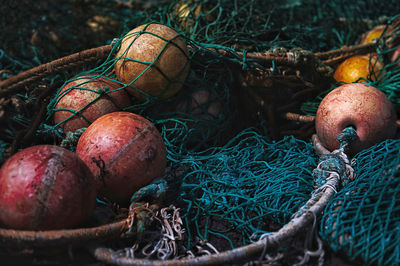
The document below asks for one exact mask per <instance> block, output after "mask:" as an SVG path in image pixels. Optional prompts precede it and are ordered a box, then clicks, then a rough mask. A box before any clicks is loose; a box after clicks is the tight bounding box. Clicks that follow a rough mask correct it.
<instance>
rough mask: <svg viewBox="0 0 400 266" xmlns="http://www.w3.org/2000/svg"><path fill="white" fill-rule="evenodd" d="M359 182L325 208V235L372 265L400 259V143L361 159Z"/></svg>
mask: <svg viewBox="0 0 400 266" xmlns="http://www.w3.org/2000/svg"><path fill="white" fill-rule="evenodd" d="M355 160H356V165H355V167H354V170H355V174H356V177H355V180H354V181H353V182H350V183H349V184H348V185H347V186H346V187H344V188H343V189H342V190H341V191H340V192H339V193H338V194H336V195H335V197H334V198H333V199H332V200H331V202H330V203H329V204H328V206H327V207H326V210H325V213H324V216H323V218H322V221H321V232H320V234H321V236H322V238H323V239H325V240H326V241H327V243H329V246H331V247H332V248H333V249H334V250H335V251H341V252H343V253H345V254H346V255H347V256H349V258H351V259H353V260H354V259H356V258H362V259H363V261H364V262H365V263H366V264H368V265H397V264H399V263H400V257H399V248H400V231H399V226H400V210H399V206H400V205H399V203H400V202H399V201H400V198H399V196H398V195H399V192H400V179H399V174H400V172H399V170H400V169H399V165H400V142H399V140H387V141H385V142H382V143H380V144H379V145H376V146H374V147H372V148H370V149H367V150H364V151H363V152H361V153H359V154H358V155H357V156H356V157H355Z"/></svg>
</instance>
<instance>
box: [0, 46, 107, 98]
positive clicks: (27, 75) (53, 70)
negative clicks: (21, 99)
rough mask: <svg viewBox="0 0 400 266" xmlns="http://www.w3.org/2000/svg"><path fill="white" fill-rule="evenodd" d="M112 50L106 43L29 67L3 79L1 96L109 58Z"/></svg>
mask: <svg viewBox="0 0 400 266" xmlns="http://www.w3.org/2000/svg"><path fill="white" fill-rule="evenodd" d="M111 50H112V46H111V45H104V46H101V47H98V48H93V49H88V50H84V51H82V52H78V53H75V54H72V55H68V56H65V57H62V58H59V59H56V60H54V61H52V62H49V63H46V64H43V65H40V66H37V67H34V68H32V69H29V70H27V71H25V72H22V73H21V74H18V75H16V76H14V77H11V78H8V79H6V80H4V81H1V82H0V97H5V96H9V95H10V94H15V93H16V92H17V90H19V89H22V88H24V86H26V85H28V84H30V83H33V82H35V81H38V80H40V79H42V78H44V77H47V76H49V75H54V74H57V73H60V72H63V71H65V70H69V69H73V68H75V67H78V66H81V65H84V64H87V63H90V62H93V61H95V60H98V59H102V58H107V57H108V56H109V54H110V52H111Z"/></svg>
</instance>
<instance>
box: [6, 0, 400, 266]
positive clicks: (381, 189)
mask: <svg viewBox="0 0 400 266" xmlns="http://www.w3.org/2000/svg"><path fill="white" fill-rule="evenodd" d="M89 2H90V1H78V0H76V1H71V3H68V4H67V5H68V7H70V9H71V10H73V11H76V12H72V13H73V14H74V16H76V17H75V20H76V21H77V23H79V24H80V25H81V27H82V28H81V29H80V30H79V29H78V30H77V29H72V28H69V26H68V25H69V24H68V23H67V21H68V19H69V18H70V17H68V16H67V17H66V18H63V19H61V18H60V17H58V16H55V17H49V18H47V20H48V21H47V22H49V23H50V22H54V21H60V24H58V25H61V26H59V28H57V30H56V31H54V32H50V31H49V30H48V29H47V26H46V25H35V27H34V29H30V28H29V27H27V28H24V29H22V28H21V29H18V32H16V33H15V32H14V33H13V32H11V30H8V29H7V30H4V31H1V32H0V40H1V43H0V44H1V45H0V70H3V69H4V70H7V71H1V72H0V79H1V80H4V79H6V78H8V77H10V76H13V75H15V74H17V73H20V72H22V71H24V70H26V69H29V68H31V67H34V66H37V65H40V64H41V63H43V62H48V61H50V60H52V59H56V58H58V57H61V56H63V55H66V54H70V53H72V52H77V51H80V50H82V49H84V48H93V47H95V46H98V45H100V44H104V43H110V41H111V40H112V39H113V38H114V37H121V38H120V39H117V40H115V41H114V42H113V51H112V54H115V52H116V51H117V50H118V49H119V48H120V46H121V43H122V42H123V38H122V36H124V34H125V33H126V32H128V31H129V30H131V29H133V28H136V27H137V26H139V25H148V23H150V22H156V23H161V24H165V25H169V26H171V27H172V28H174V29H176V31H177V32H178V33H179V35H177V36H174V37H171V38H170V37H167V38H166V37H163V36H161V35H160V34H152V33H151V32H149V31H148V30H147V28H146V27H145V28H143V29H141V30H139V32H137V35H136V37H138V36H141V35H143V34H152V36H154V37H155V38H157V39H158V40H160V41H162V42H163V43H164V46H163V47H162V49H161V50H160V51H159V54H158V55H159V56H160V55H162V53H163V52H165V51H166V49H168V47H170V46H173V47H179V44H178V43H177V38H183V39H184V41H185V42H186V43H187V44H188V46H189V48H188V49H189V50H188V53H187V54H185V53H184V52H183V51H182V53H183V54H185V56H184V58H185V60H186V63H185V64H184V66H186V65H188V64H190V71H189V73H188V74H187V77H186V79H183V80H182V79H179V78H176V77H175V76H170V75H169V74H168V73H167V71H166V70H164V69H162V68H160V67H159V65H158V64H157V59H158V58H159V57H155V58H154V59H153V60H137V59H126V58H124V55H122V56H120V57H118V58H115V57H113V56H112V55H110V56H109V57H108V58H107V59H106V60H105V61H104V60H103V61H101V62H100V61H99V62H96V63H95V64H90V65H86V66H84V67H82V68H79V69H74V71H65V72H64V73H61V74H58V75H55V76H52V77H48V78H46V79H45V80H43V81H42V83H45V84H47V85H54V84H56V85H57V83H60V82H61V84H60V85H59V86H57V88H58V90H57V92H56V93H54V94H52V96H51V99H50V101H49V104H48V106H47V110H46V111H47V113H46V117H45V119H44V120H43V121H41V124H40V126H39V127H38V130H37V131H36V132H34V133H33V135H34V136H35V139H34V140H32V141H31V142H29V143H24V144H21V145H20V146H19V147H21V148H22V147H24V146H28V145H33V144H38V143H61V145H63V146H65V147H68V148H71V149H74V146H75V145H76V140H77V139H78V138H79V135H80V134H81V133H82V131H83V130H84V128H85V127H87V126H88V125H89V124H90V123H91V122H93V119H92V118H91V117H90V113H88V112H87V110H88V109H89V107H91V106H95V105H96V104H98V103H99V102H104V101H108V102H110V103H111V105H112V106H113V108H115V110H124V111H131V112H135V113H138V114H140V115H143V116H144V117H146V118H148V119H149V120H151V121H152V122H153V123H154V124H155V125H156V126H157V127H158V129H159V130H160V132H161V134H162V136H163V139H164V142H165V145H166V147H167V158H168V162H169V163H168V167H169V171H168V175H171V176H172V178H170V180H168V181H169V185H170V186H171V187H173V188H176V189H175V192H176V194H174V197H175V199H174V202H175V203H177V204H179V206H180V207H181V208H182V210H181V212H182V216H183V217H184V221H185V227H186V229H187V233H188V239H187V242H186V243H185V245H186V246H187V248H190V246H191V245H192V243H194V242H195V239H196V237H197V238H200V239H201V240H207V239H208V240H210V239H213V238H214V239H215V238H220V239H222V240H223V241H224V243H225V244H224V245H223V248H224V249H231V248H234V247H237V246H238V245H243V244H247V243H249V242H250V241H252V240H255V239H257V238H258V237H259V236H260V235H261V234H263V233H266V232H270V231H273V230H276V229H277V228H279V227H280V226H281V225H283V224H285V223H287V222H288V221H289V220H290V218H291V215H292V214H293V213H294V212H295V211H297V210H298V208H299V207H300V206H301V205H302V204H303V203H305V202H306V201H307V199H309V198H310V195H311V192H312V190H313V187H312V186H313V184H312V182H313V181H312V171H313V169H314V168H315V166H316V164H317V159H318V158H317V156H316V154H315V153H314V151H313V149H312V147H311V145H310V144H309V136H310V134H308V135H307V134H306V135H305V136H306V137H304V139H306V141H303V140H299V139H296V138H294V137H293V136H287V137H285V138H283V139H282V140H279V141H273V140H271V139H270V138H269V136H270V134H271V132H272V131H273V126H272V125H271V124H270V122H271V119H270V120H268V123H267V122H266V119H265V114H264V115H263V114H260V108H259V107H257V106H255V105H256V104H255V103H254V102H251V101H247V100H248V99H247V98H246V97H244V96H243V94H242V92H243V91H242V90H241V89H240V88H239V87H240V85H241V84H240V79H238V76H240V75H241V73H242V72H244V71H249V72H250V73H252V74H254V75H256V76H257V75H259V72H260V71H264V72H265V73H267V74H268V75H266V76H262V75H261V78H263V79H268V78H276V80H274V82H276V84H277V85H276V86H275V87H274V88H277V87H278V88H283V87H284V88H285V90H284V91H283V92H282V91H281V90H263V91H258V93H259V94H261V95H263V94H264V95H263V96H262V97H264V100H265V102H268V101H270V102H274V101H275V100H276V99H279V100H281V101H282V102H279V103H278V105H282V106H278V107H283V105H284V104H287V102H288V101H292V98H291V95H292V94H293V95H296V97H297V98H295V99H300V100H299V101H301V103H300V104H299V105H298V106H294V107H293V106H292V107H293V109H294V110H295V111H299V112H300V111H302V112H303V113H305V114H315V112H316V110H317V107H318V104H319V102H320V101H321V100H322V97H323V96H324V95H325V94H327V93H328V92H329V91H330V90H331V89H333V88H335V87H336V86H338V85H339V84H334V85H332V86H327V87H326V86H321V87H323V88H320V87H318V84H317V83H318V80H316V79H312V78H309V79H306V80H305V82H304V83H301V84H300V85H299V84H298V83H296V82H293V83H289V85H287V83H285V82H284V81H285V80H289V79H290V78H292V79H293V78H295V77H296V76H295V75H296V74H297V73H296V70H293V69H289V70H288V68H287V66H281V65H279V64H277V63H275V62H272V63H271V64H265V62H261V61H260V60H257V59H254V58H250V57H248V56H247V54H248V53H250V52H265V51H268V50H274V49H276V48H278V47H283V48H285V49H292V48H302V49H305V50H309V51H312V52H317V51H318V52H319V51H329V50H332V49H336V48H340V47H341V46H343V45H353V44H354V43H355V42H356V41H357V40H358V39H359V37H360V36H361V34H362V33H364V32H365V31H367V30H369V29H371V28H372V27H373V26H375V25H378V24H381V23H386V22H387V21H388V20H390V19H391V18H395V17H393V15H395V14H393V12H394V10H398V0H386V1H381V0H379V1H378V0H368V1H364V2H359V1H353V2H349V1H345V0H337V1H329V2H326V1H311V0H286V1H263V0H253V1H248V0H247V1H245V0H234V1H232V0H213V1H211V0H192V1H169V2H165V3H164V2H163V3H161V4H159V3H157V4H155V5H152V2H151V1H150V2H149V3H148V6H146V9H141V8H135V7H138V6H139V5H140V3H139V4H137V6H135V4H132V2H134V1H119V2H120V3H119V4H120V6H119V7H120V8H115V6H116V4H115V2H114V1H96V4H95V5H90V4H87V3H89ZM127 2H129V3H130V4H131V5H133V6H130V7H129V8H126V7H124V5H123V4H121V3H125V4H126V5H128V4H129V3H127ZM138 2H140V1H138ZM81 5H85V7H86V8H87V9H86V11H87V12H82V11H81V10H80V9H79V8H78V7H80V6H81ZM143 5H144V4H143ZM93 6H95V7H93ZM34 8H36V7H34ZM48 8H51V9H54V10H59V7H57V4H52V5H51V6H49V7H48ZM10 10H11V11H10V12H8V11H9V10H7V9H6V8H4V9H1V10H0V21H1V23H2V25H6V24H8V23H9V22H10V21H14V20H15V21H18V20H21V19H22V12H17V11H16V10H17V9H16V8H15V7H13V8H11V9H10ZM46 10H47V9H46ZM33 13H34V12H33ZM38 13H40V12H39V11H38ZM94 14H100V16H97V17H96V16H94ZM10 16H11V17H12V19H11V20H10ZM112 21H116V22H117V23H114V22H112ZM39 24H40V23H39ZM101 27H103V28H101ZM34 30H36V31H34ZM32 32H34V33H33V34H32ZM35 32H36V33H35ZM83 32H85V33H88V34H89V35H90V38H89V37H87V38H86V37H84V36H82V33H83ZM104 32H106V33H107V34H106V35H104V36H103V38H102V39H101V40H99V39H98V38H99V37H98V35H99V34H100V33H104ZM35 34H36V35H35ZM393 34H395V33H390V34H389V33H388V34H387V35H384V36H382V37H381V40H380V41H379V42H380V43H381V45H380V46H379V48H378V56H379V57H380V58H381V59H382V60H383V61H384V62H385V63H387V64H386V66H385V67H384V69H383V70H382V73H383V74H382V75H381V77H380V78H379V79H377V80H375V81H369V80H368V81H367V82H368V84H371V85H374V86H376V87H377V88H378V89H380V90H382V91H384V92H385V93H386V95H388V97H389V99H390V100H391V101H392V102H393V103H394V104H395V105H396V106H398V105H399V104H400V102H399V89H398V88H399V85H400V69H399V67H398V66H397V64H398V61H397V62H394V63H389V61H388V56H389V55H390V54H391V53H392V52H393V50H394V49H395V48H396V47H398V44H396V45H397V46H395V47H390V48H389V47H388V44H387V43H386V42H385V40H386V39H387V38H389V37H390V36H392V35H393ZM18 35H21V36H27V38H28V39H29V40H30V42H24V41H21V40H19V39H18V37H15V36H18ZM39 37H40V38H39ZM136 37H134V38H133V39H132V41H133V42H134V41H135V38H136ZM83 39H87V40H88V41H87V42H86V43H83V42H82V41H81V40H83ZM39 40H42V41H39ZM65 43H69V44H71V45H70V46H71V47H73V48H71V50H67V49H66V46H65V45H63V44H65ZM16 44H18V45H16ZM54 47H56V49H54ZM179 49H181V48H179ZM285 49H283V50H285ZM217 50H218V51H217ZM222 52H225V53H226V54H229V56H225V55H223V53H222ZM119 60H128V61H134V62H135V63H140V64H142V65H143V66H144V70H142V71H141V72H140V73H139V74H138V75H137V76H136V79H135V80H132V81H131V82H128V83H123V82H121V81H118V80H117V77H116V73H115V70H114V68H115V64H117V62H118V61H119ZM184 68H185V67H183V69H184ZM150 69H151V70H153V71H156V72H157V73H159V74H160V75H161V76H162V77H164V78H165V80H167V85H166V86H165V87H164V88H163V89H165V90H166V91H167V90H168V88H169V87H170V86H173V85H172V84H176V83H177V84H179V85H181V86H182V88H181V89H180V90H179V92H177V93H176V94H175V95H173V96H171V97H169V98H163V97H162V95H163V94H162V93H165V92H162V93H161V94H160V95H156V96H154V95H151V94H149V93H147V92H145V91H142V90H141V89H140V88H139V87H137V84H138V80H139V79H140V77H141V76H142V75H145V74H146V72H147V71H149V70H150ZM180 72H182V71H179V73H180ZM287 72H289V73H290V74H292V75H291V76H289V77H288V76H284V73H287ZM85 75H86V76H87V75H88V76H89V77H90V79H93V80H94V79H99V78H103V79H105V80H106V81H108V82H111V83H113V84H114V83H116V86H115V87H114V86H113V85H110V84H108V85H107V84H104V85H102V86H100V87H99V88H97V89H92V88H88V87H87V83H88V80H83V79H82V77H83V76H85ZM178 76H179V75H178ZM72 81H75V82H76V83H75V84H74V85H73V86H72V87H69V88H67V90H64V91H63V88H65V87H66V86H67V84H68V83H69V82H72ZM296 81H297V80H296ZM309 83H312V84H316V85H315V86H311V87H312V88H311V90H312V93H311V94H304V91H303V89H305V87H307V86H304V84H309ZM62 84H64V85H62ZM39 85H41V84H39ZM314 87H316V88H314ZM306 89H309V90H310V88H306ZM73 90H75V91H80V92H81V93H87V92H90V94H91V97H92V98H90V99H89V101H88V102H86V103H85V104H83V105H82V106H81V107H80V108H78V109H77V110H72V109H71V108H68V107H57V104H58V103H59V102H60V101H61V100H62V99H63V98H64V97H66V94H67V93H68V92H71V91H73ZM132 90H134V91H136V92H139V93H140V94H142V95H143V97H142V99H138V97H137V96H136V97H134V96H132V95H131V94H132ZM42 91H43V89H41V87H40V86H37V87H35V89H32V90H31V91H30V93H28V92H26V93H25V92H24V93H20V94H16V95H13V97H11V99H10V102H7V103H3V102H2V99H0V103H1V108H2V109H1V110H0V111H3V110H4V111H5V112H6V113H7V115H6V116H1V117H0V122H1V123H2V125H5V126H2V127H1V128H0V136H1V138H0V163H1V162H3V161H4V160H5V159H6V158H7V156H8V153H7V150H8V149H9V148H10V147H12V146H13V140H15V139H16V136H17V135H18V132H20V131H21V129H26V128H28V127H29V126H30V125H31V123H32V121H33V120H34V117H33V116H32V112H31V110H32V109H33V108H34V103H35V100H36V99H38V98H39V97H40V94H41V93H42ZM117 92H124V93H126V95H128V96H127V97H126V98H128V99H129V100H130V102H129V103H128V104H124V105H121V104H120V103H119V102H118V100H117V99H115V98H114V96H113V95H114V94H116V93H117ZM133 94H134V93H133ZM278 94H280V95H278ZM277 95H278V96H279V97H278V96H277ZM271 99H272V100H271ZM285 101H286V102H285ZM46 104H47V103H46ZM252 105H254V106H252ZM279 110H280V109H279V108H278V111H279ZM62 111H65V112H66V113H68V117H65V118H64V119H61V120H60V121H59V122H57V123H54V122H53V117H54V115H55V114H56V113H60V112H62ZM271 112H272V111H271ZM283 112H284V109H283V108H281V113H279V112H278V113H279V114H278V116H277V117H278V118H276V119H281V120H282V117H281V114H282V113H283ZM267 113H268V112H267ZM73 119H80V120H81V121H83V122H84V124H82V125H80V126H79V127H78V128H76V129H75V130H74V131H73V132H68V131H67V130H63V128H62V125H63V124H65V123H66V122H68V121H71V120H73ZM248 126H253V127H254V128H253V129H252V130H246V131H243V129H245V128H247V127H248ZM289 129H290V128H289ZM239 132H241V133H239ZM255 132H259V133H255ZM286 132H289V133H287V134H285V135H290V132H292V131H290V130H288V131H286ZM398 148H399V144H398V142H397V141H388V142H384V143H382V144H380V145H378V146H376V147H374V148H371V149H369V150H366V151H364V152H362V153H360V154H358V155H357V156H356V158H357V165H356V167H355V169H356V172H357V177H356V180H355V181H353V182H350V183H349V184H348V185H347V186H346V187H345V188H344V189H343V190H342V191H341V192H339V193H338V194H337V196H336V197H335V199H334V200H333V201H332V202H331V204H330V205H329V206H328V207H327V209H326V211H325V214H324V217H323V220H322V222H321V234H320V235H321V237H322V238H323V239H324V240H325V242H326V244H327V245H329V246H331V247H332V248H333V249H334V250H337V251H339V250H342V251H345V252H346V253H347V255H348V256H350V257H351V258H356V257H362V258H363V260H364V261H365V262H367V263H369V262H370V263H371V264H374V263H376V264H384V263H387V264H396V263H398V262H399V259H398V257H396V256H398V250H397V249H396V248H398V246H399V245H398V244H399V243H398V241H399V239H400V238H399V235H398V234H397V231H398V230H397V227H398V226H397V224H396V223H397V220H396V217H397V216H398V215H397V213H396V209H397V207H396V204H397V202H396V195H397V194H396V193H397V192H398V191H399V188H398V186H397V184H396V178H395V177H396V176H397V175H398V173H397V170H398V169H397V168H398V167H397V165H398V164H399V162H398V158H399V157H400V156H399V154H398ZM372 184H373V185H372Z"/></svg>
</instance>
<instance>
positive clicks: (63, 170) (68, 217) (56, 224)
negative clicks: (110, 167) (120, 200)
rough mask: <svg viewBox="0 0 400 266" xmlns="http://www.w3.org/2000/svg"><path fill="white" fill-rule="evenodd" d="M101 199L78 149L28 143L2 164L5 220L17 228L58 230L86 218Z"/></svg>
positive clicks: (0, 217) (0, 216) (0, 198)
mask: <svg viewBox="0 0 400 266" xmlns="http://www.w3.org/2000/svg"><path fill="white" fill-rule="evenodd" d="M95 205H96V187H95V182H94V177H93V175H92V174H91V172H90V170H89V169H88V168H87V166H86V165H85V164H84V163H83V162H82V161H81V160H80V159H79V158H78V156H76V154H74V153H73V152H72V151H69V150H67V149H63V148H61V147H58V146H53V145H39V146H33V147H29V148H26V149H24V150H21V151H20V152H18V153H16V154H14V155H13V156H12V157H10V158H9V159H8V160H7V161H6V162H5V163H4V165H3V166H2V168H1V169H0V223H1V226H5V227H8V228H13V229H22V230H52V229H63V228H72V227H76V226H78V225H80V224H82V223H83V222H84V221H85V220H87V219H88V218H89V217H90V216H91V215H92V213H93V210H94V207H95Z"/></svg>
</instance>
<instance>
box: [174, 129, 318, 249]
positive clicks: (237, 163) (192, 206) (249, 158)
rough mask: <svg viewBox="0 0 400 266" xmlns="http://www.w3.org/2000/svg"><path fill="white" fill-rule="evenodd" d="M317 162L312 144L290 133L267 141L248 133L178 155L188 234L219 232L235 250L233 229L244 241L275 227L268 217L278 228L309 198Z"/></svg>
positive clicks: (207, 235) (204, 235) (209, 235)
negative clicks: (203, 151)
mask: <svg viewBox="0 0 400 266" xmlns="http://www.w3.org/2000/svg"><path fill="white" fill-rule="evenodd" d="M316 163H317V156H316V155H315V153H314V151H313V147H312V145H311V144H309V143H306V142H303V141H300V140H296V139H295V138H293V137H287V138H285V139H283V140H281V141H278V142H270V141H267V140H266V139H265V137H262V136H261V135H259V134H257V133H255V132H252V131H245V132H242V133H241V134H239V135H238V136H237V137H235V138H234V139H232V140H231V141H230V142H229V143H228V144H226V145H225V146H223V147H221V148H214V149H212V150H211V151H210V152H209V153H207V154H205V155H191V156H185V157H183V158H180V163H179V164H180V166H181V167H182V168H183V169H184V170H183V171H184V174H183V179H182V184H181V189H180V191H181V192H180V195H179V197H178V201H183V202H184V204H185V206H186V207H184V208H183V210H182V213H183V215H182V217H183V218H184V220H185V224H186V227H187V232H188V234H189V238H191V237H194V236H198V237H200V239H201V240H203V241H204V240H207V239H210V238H212V236H213V235H214V236H215V235H217V236H219V237H222V238H224V239H225V240H226V246H225V248H226V247H230V248H234V247H235V244H233V243H232V241H231V240H230V238H229V235H232V233H234V232H236V233H238V232H240V233H238V236H236V237H239V238H241V244H243V245H244V244H248V243H249V242H250V240H254V239H258V238H259V236H260V235H261V234H263V233H266V232H270V231H271V230H273V229H272V227H271V221H273V222H275V225H279V226H282V225H283V224H285V223H287V222H288V221H289V220H290V217H291V215H292V214H293V213H294V212H295V211H297V210H298V208H299V206H301V205H303V204H304V203H305V202H306V201H307V200H308V199H309V197H310V193H311V191H312V190H313V180H312V169H314V168H315V166H316ZM268 221H269V222H268ZM232 236H233V237H234V235H232ZM190 240H191V239H189V243H188V246H190ZM192 242H193V240H192ZM211 243H212V242H211ZM228 243H229V245H227V244H228Z"/></svg>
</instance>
